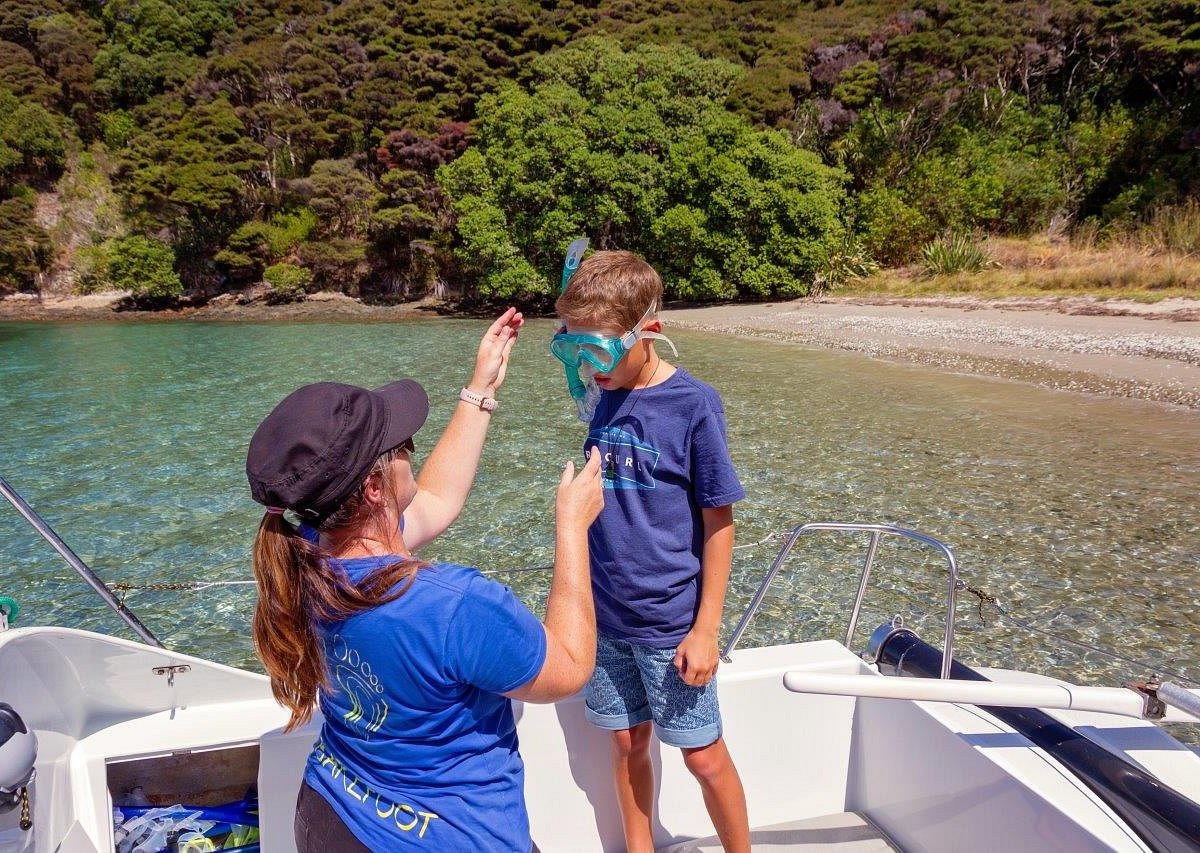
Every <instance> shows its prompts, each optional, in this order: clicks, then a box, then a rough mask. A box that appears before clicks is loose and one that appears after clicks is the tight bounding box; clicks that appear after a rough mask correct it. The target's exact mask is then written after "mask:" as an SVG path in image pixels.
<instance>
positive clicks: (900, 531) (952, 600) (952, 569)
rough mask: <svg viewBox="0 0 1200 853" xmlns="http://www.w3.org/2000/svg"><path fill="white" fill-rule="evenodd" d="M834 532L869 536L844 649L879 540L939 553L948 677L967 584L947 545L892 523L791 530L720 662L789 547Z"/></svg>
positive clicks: (728, 655)
mask: <svg viewBox="0 0 1200 853" xmlns="http://www.w3.org/2000/svg"><path fill="white" fill-rule="evenodd" d="M829 531H833V532H837V533H869V534H871V540H870V542H869V544H868V545H867V554H866V557H865V558H864V559H863V567H862V574H861V576H860V577H859V581H858V592H857V594H856V595H855V596H854V607H853V609H852V610H851V611H850V620H849V625H848V626H847V628H846V646H847V647H849V646H850V643H851V640H852V639H853V637H854V631H855V629H856V628H857V627H858V617H859V613H860V612H861V610H862V603H863V599H864V598H865V597H866V594H867V585H868V584H869V583H870V580H871V568H872V566H873V565H874V562H875V553H876V551H877V550H878V548H879V541H880V540H881V539H882V538H883V537H884V536H899V537H902V538H904V539H911V540H913V541H914V542H919V543H921V544H922V545H926V546H928V547H929V548H932V549H934V550H936V551H938V552H940V553H941V554H942V556H943V557H944V558H945V560H946V568H947V572H948V574H949V578H948V581H947V588H946V630H945V634H944V640H943V649H942V672H941V677H942V678H949V677H950V665H951V663H952V662H953V660H954V608H955V605H956V604H957V602H958V593H959V592H960V591H962V590H963V589H965V588H966V584H965V583H964V582H963V581H962V579H960V578H959V576H958V562H957V560H955V558H954V551H953V550H952V549H951V548H950V546H949V545H947V544H946V543H944V542H942V541H940V540H938V539H935V538H933V537H932V536H926V535H925V534H924V533H918V532H917V531H915V530H908V529H907V528H904V527H897V526H896V525H893V524H853V523H843V522H835V521H818V522H811V523H809V524H801V525H798V526H797V527H794V528H792V530H791V531H789V533H788V534H787V539H786V540H785V541H784V544H783V547H782V548H780V549H779V553H778V554H777V555H776V556H775V559H774V560H772V561H771V565H770V567H769V568H768V569H767V572H766V574H765V575H764V576H763V579H762V581H761V582H760V583H759V585H758V590H757V591H756V592H755V593H754V597H753V598H752V599H751V600H750V605H749V606H748V607H747V608H746V612H745V613H743V614H742V618H741V619H740V620H739V621H738V624H737V627H735V628H734V629H733V635H732V636H731V637H730V638H729V642H728V643H727V644H726V645H725V650H724V651H723V652H722V653H721V659H722V660H724V661H725V662H726V663H728V662H729V661H730V660H731V655H732V653H733V650H734V648H735V647H736V646H737V644H738V641H739V640H741V638H742V635H743V634H745V633H746V628H747V627H748V626H749V625H750V621H751V620H752V619H753V618H754V616H755V614H756V613H757V612H758V609H759V607H761V606H762V601H763V598H765V597H766V594H767V589H768V588H769V587H770V586H771V582H772V581H773V580H775V577H776V575H778V574H779V570H780V569H781V568H783V564H784V563H785V562H787V558H788V555H790V554H791V552H792V548H794V547H795V545H796V543H797V542H798V541H799V540H800V537H802V536H807V535H808V534H810V533H821V532H829Z"/></svg>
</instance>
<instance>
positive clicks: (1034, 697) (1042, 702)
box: [783, 671, 1200, 723]
mask: <svg viewBox="0 0 1200 853" xmlns="http://www.w3.org/2000/svg"><path fill="white" fill-rule="evenodd" d="M783 685H784V687H786V688H787V689H788V690H791V691H792V692H793V693H817V694H820V695H825V696H860V697H864V698H871V699H908V700H916V701H920V702H956V703H962V704H966V705H991V706H994V707H999V708H1057V709H1062V710H1074V711H1097V712H1100V713H1104V714H1120V715H1122V716H1126V717H1137V718H1139V719H1142V718H1144V715H1143V710H1144V707H1145V699H1144V697H1143V696H1142V694H1140V693H1138V692H1137V691H1134V690H1130V689H1128V688H1125V687H1081V686H1079V685H1075V684H1062V683H1056V684H1013V683H1004V682H995V681H964V680H962V679H942V678H907V677H903V676H897V677H894V678H893V677H890V676H887V677H885V676H879V675H835V674H832V673H825V672H798V671H791V672H786V673H784V675H783ZM1171 687H1172V688H1173V689H1174V690H1175V691H1177V692H1178V693H1179V694H1181V695H1180V696H1179V697H1176V698H1178V699H1179V700H1180V701H1178V702H1176V701H1168V699H1167V697H1165V696H1161V695H1160V698H1162V699H1163V701H1164V702H1167V703H1168V707H1167V709H1166V713H1165V714H1164V715H1163V717H1161V718H1160V719H1161V722H1166V723H1195V722H1200V696H1198V695H1197V694H1196V692H1195V691H1191V690H1187V689H1185V688H1182V687H1178V686H1177V685H1171ZM1187 702H1190V703H1191V705H1185V703H1187ZM1180 706H1184V707H1187V708H1188V710H1183V708H1182V707H1180ZM1189 711H1190V712H1191V713H1189Z"/></svg>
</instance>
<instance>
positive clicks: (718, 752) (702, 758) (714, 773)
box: [683, 740, 730, 781]
mask: <svg viewBox="0 0 1200 853" xmlns="http://www.w3.org/2000/svg"><path fill="white" fill-rule="evenodd" d="M683 763H684V764H685V765H687V769H688V770H690V771H691V773H692V775H693V776H695V777H696V778H697V779H700V780H702V781H714V780H716V779H717V778H718V777H719V776H720V775H721V774H722V773H724V772H725V770H726V769H727V768H728V767H729V764H730V761H729V752H728V750H726V749H725V744H724V742H723V741H720V740H717V741H716V742H714V743H710V744H709V745H708V746H701V747H697V748H695V749H684V750H683Z"/></svg>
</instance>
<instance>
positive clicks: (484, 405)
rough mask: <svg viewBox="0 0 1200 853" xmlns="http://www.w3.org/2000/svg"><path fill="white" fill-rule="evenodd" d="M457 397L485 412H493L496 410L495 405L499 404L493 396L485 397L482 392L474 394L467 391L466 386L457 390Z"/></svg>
mask: <svg viewBox="0 0 1200 853" xmlns="http://www.w3.org/2000/svg"><path fill="white" fill-rule="evenodd" d="M458 399H460V400H462V401H463V402H464V403H471V404H472V405H474V406H478V407H479V408H481V409H483V410H484V411H485V412H494V411H496V407H497V406H499V405H500V403H499V402H498V401H497V400H496V398H495V397H485V396H483V395H482V394H476V393H475V392H474V391H468V390H467V389H466V388H464V389H462V390H461V391H459V392H458Z"/></svg>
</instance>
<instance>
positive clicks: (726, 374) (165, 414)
mask: <svg viewBox="0 0 1200 853" xmlns="http://www.w3.org/2000/svg"><path fill="white" fill-rule="evenodd" d="M485 325H486V324H485V323H484V322H482V321H465V320H434V321H415V322H408V323H389V324H242V323H239V324H215V323H190V322H174V323H132V322H131V323H116V324H73V325H27V324H0V475H3V476H4V477H5V478H6V479H7V480H8V481H9V482H10V484H11V485H12V486H14V487H15V488H16V489H17V490H18V491H20V492H21V493H22V494H23V495H24V496H25V498H26V499H27V500H28V501H29V502H30V503H31V504H32V505H33V506H34V507H35V508H36V509H37V510H38V511H39V512H40V513H41V514H42V515H43V516H44V517H45V518H46V520H47V521H49V522H50V523H51V525H53V526H54V527H55V529H56V530H57V531H58V532H59V533H60V534H61V535H62V536H63V538H64V539H65V540H66V541H67V542H68V543H69V544H71V546H72V547H73V548H74V549H75V550H76V551H77V552H78V553H79V555H80V556H81V557H82V558H83V559H84V560H85V561H86V562H88V563H89V564H90V565H91V566H92V567H93V568H94V569H95V570H96V571H97V572H98V573H99V574H100V575H101V576H102V577H104V578H105V579H107V580H108V581H110V582H114V581H123V582H131V583H137V584H147V583H163V582H168V583H169V582H185V581H186V582H210V581H238V580H245V579H248V578H249V577H250V568H249V562H248V551H249V547H250V542H251V539H252V536H253V531H254V528H255V525H256V524H257V521H258V519H259V517H260V515H259V509H258V508H257V506H256V505H255V504H254V503H252V502H251V500H250V499H249V496H248V493H247V489H246V485H245V479H244V473H243V464H244V451H245V445H246V442H247V441H248V439H249V436H250V434H251V432H252V431H253V429H254V427H255V426H256V425H257V423H258V421H259V420H260V419H261V418H262V417H263V416H264V415H265V414H266V413H267V411H269V410H270V408H271V407H272V406H273V405H274V403H276V402H277V401H278V400H279V399H281V398H282V397H283V396H284V395H285V394H286V393H287V392H288V391H290V390H291V389H292V388H293V387H295V386H296V385H298V384H300V383H302V382H309V381H316V380H323V379H335V380H341V381H351V382H356V383H359V384H364V385H374V384H382V383H383V382H385V381H388V380H390V379H392V378H395V377H397V376H399V375H414V376H417V377H419V378H421V379H422V380H423V381H424V383H425V384H426V387H427V388H428V390H429V393H430V397H431V400H432V413H431V416H430V423H429V425H428V426H427V427H426V428H425V430H423V431H422V433H421V434H420V435H418V437H417V446H418V459H419V456H420V450H421V449H422V448H427V447H428V446H429V445H430V444H431V443H432V442H433V440H434V439H435V437H436V436H437V435H438V434H439V433H440V430H441V427H442V426H444V424H445V422H446V420H447V418H448V417H449V414H450V411H451V409H452V407H453V405H454V401H455V398H456V395H457V392H458V389H459V388H460V387H461V386H462V385H463V383H464V382H465V381H466V380H467V378H468V376H469V371H470V365H471V363H472V361H473V355H474V350H475V346H476V343H477V341H478V336H479V335H480V334H481V333H482V331H483V328H484V327H485ZM552 331H553V329H552V327H551V324H550V323H549V322H547V321H535V322H531V323H530V324H528V325H527V327H526V330H525V331H524V332H523V333H522V336H521V341H520V343H519V345H518V347H517V350H516V351H515V354H514V357H513V363H512V366H511V369H510V372H509V379H508V382H507V384H506V385H505V387H504V388H503V389H502V392H501V394H500V397H501V399H502V408H501V410H500V412H499V413H498V414H497V417H496V418H495V421H494V424H493V427H492V432H491V434H490V437H489V443H488V447H487V449H486V451H485V459H484V462H483V465H482V468H481V470H480V474H479V478H478V480H477V483H476V486H475V489H474V491H473V492H472V495H471V498H470V502H469V503H468V506H467V508H466V510H465V512H464V513H463V516H462V518H461V519H460V520H459V521H458V522H457V523H456V524H455V525H454V526H453V528H451V530H450V531H449V532H448V534H447V535H445V536H444V537H443V538H442V539H441V540H440V541H438V542H437V543H435V544H434V545H433V546H431V547H430V548H429V549H428V551H427V552H426V553H425V555H424V556H426V557H430V558H434V559H447V560H455V561H459V562H464V563H467V564H472V565H478V566H481V567H483V568H485V569H487V570H489V571H493V572H495V573H496V576H497V577H499V578H500V579H502V580H504V581H505V582H506V583H509V584H511V585H512V586H513V587H514V589H516V590H517V591H518V593H519V594H520V595H521V596H522V597H523V598H525V600H526V601H527V602H528V603H529V604H530V605H531V606H533V607H535V608H539V607H541V605H542V604H543V602H544V596H545V591H546V587H547V584H548V575H547V573H545V572H538V571H520V570H521V569H524V568H526V567H536V566H542V565H545V564H547V563H548V562H549V561H550V559H551V554H552V544H553V531H552V517H553V489H554V486H555V484H556V482H557V477H558V472H559V470H560V468H561V464H562V462H563V460H565V459H567V458H568V457H575V458H579V455H580V451H579V446H580V442H581V439H582V431H581V426H580V425H579V424H578V423H577V422H576V421H575V419H574V417H573V415H572V414H571V413H570V409H571V404H570V401H569V399H568V397H567V395H566V391H565V389H564V387H563V382H562V377H561V371H560V369H559V368H558V366H557V363H556V362H554V361H553V360H552V359H551V358H550V356H549V355H548V354H547V351H546V347H547V344H548V341H549V337H550V334H551V333H552ZM671 336H672V338H673V340H674V341H675V343H676V344H677V345H678V346H679V350H680V355H681V363H682V364H684V365H685V366H686V367H688V369H690V370H691V371H692V372H693V373H695V374H696V375H698V376H700V377H702V378H704V379H706V380H708V381H710V382H711V383H712V384H713V385H715V386H716V387H717V388H718V390H719V391H720V392H721V393H722V394H723V396H724V398H725V401H726V407H727V414H728V420H729V434H730V439H731V444H732V450H733V455H734V461H735V463H736V464H737V467H738V470H739V472H740V473H741V476H742V478H743V481H744V483H745V486H746V489H747V492H748V493H749V497H748V498H747V499H746V501H744V502H743V503H741V504H739V505H738V508H737V517H738V522H739V527H738V541H739V543H741V545H742V546H749V547H739V549H738V550H737V552H736V553H735V563H734V573H733V578H732V581H731V586H730V590H729V595H728V605H727V608H726V623H727V632H728V628H730V627H732V625H733V623H735V622H736V621H737V618H738V616H740V614H741V612H742V611H743V609H744V608H745V606H746V604H747V602H748V600H749V598H750V596H751V595H752V594H753V592H754V589H755V587H756V585H757V583H758V580H759V578H760V576H761V575H762V573H763V571H764V570H765V569H766V567H767V565H768V564H769V563H770V561H771V558H772V557H773V556H774V553H775V551H776V549H777V548H778V545H779V543H778V540H777V538H776V537H775V534H778V533H779V532H780V531H783V530H786V529H788V528H790V527H792V526H793V525H796V524H799V523H802V522H806V521H814V520H842V521H888V522H894V523H899V524H902V525H904V526H908V527H913V528H917V529H919V530H922V531H924V532H926V533H928V534H930V535H933V536H937V537H938V538H941V539H943V540H945V541H946V542H948V543H950V544H951V545H953V546H954V547H955V552H956V554H957V556H958V558H959V561H960V564H961V570H962V572H963V573H964V575H965V576H966V577H967V579H968V581H969V582H970V583H971V584H972V586H975V587H977V588H979V589H983V590H986V591H987V592H989V593H991V594H994V595H997V596H998V597H999V598H1000V599H1001V601H1002V603H1003V604H1004V606H1005V607H1006V608H1008V609H1009V610H1010V611H1012V612H1014V613H1016V614H1018V615H1019V616H1020V617H1021V618H1022V619H1024V620H1027V621H1028V623H1029V624H1030V625H1032V626H1035V627H1037V628H1039V629H1043V630H1046V631H1050V632H1053V634H1054V636H1052V637H1048V636H1046V635H1044V634H1039V633H1037V632H1031V631H1029V630H1025V629H1022V628H1019V627H1017V626H1015V625H1014V624H1013V623H1012V622H1010V621H1008V620H1006V619H1003V618H1001V617H1000V614H999V613H998V612H997V611H996V609H995V608H992V607H986V606H985V607H983V608H979V607H977V604H978V600H977V599H976V598H974V597H973V596H971V595H967V596H966V597H964V599H963V600H962V602H961V603H960V606H959V608H958V612H957V623H958V636H959V651H960V656H961V657H962V659H964V660H966V661H967V662H971V663H977V664H981V665H1001V666H1022V667H1029V668H1033V669H1037V670H1039V671H1043V672H1048V673H1051V674H1055V675H1059V676H1062V677H1066V678H1069V679H1071V680H1075V681H1082V682H1087V683H1100V682H1105V683H1114V682H1116V681H1119V680H1126V679H1129V678H1135V677H1136V678H1140V677H1143V676H1145V675H1146V674H1147V673H1146V671H1145V670H1144V669H1143V668H1141V667H1137V666H1130V665H1128V664H1125V663H1122V662H1120V661H1115V660H1113V659H1111V658H1109V657H1107V656H1105V655H1104V654H1102V653H1101V651H1100V650H1101V649H1115V650H1119V651H1120V653H1121V654H1123V655H1125V656H1128V657H1136V658H1141V659H1145V660H1149V661H1153V662H1154V665H1155V666H1156V667H1159V668H1162V669H1167V670H1170V671H1174V672H1178V673H1180V674H1182V675H1185V676H1188V677H1190V678H1192V679H1193V680H1198V679H1200V666H1197V664H1196V663H1195V662H1194V661H1195V654H1194V642H1195V639H1196V636H1197V633H1198V629H1200V571H1198V570H1200V522H1198V520H1197V501H1196V495H1197V494H1200V441H1198V439H1200V417H1198V416H1197V414H1196V413H1193V412H1188V411H1183V410H1176V409H1170V408H1166V407H1162V406H1157V405H1154V404H1149V403H1143V402H1135V401H1128V400H1116V399H1099V398H1089V397H1084V396H1078V395H1072V394H1068V393H1064V392H1054V391H1048V390H1043V389H1039V388H1035V387H1031V386H1025V385H1020V384H1016V383H1011V382H1003V381H994V380H988V379H980V378H972V377H964V376H955V375H951V374H942V373H935V372H931V371H928V370H926V369H922V368H918V367H909V366H902V365H896V364H891V363H888V362H880V361H872V360H870V359H868V358H865V357H862V356H859V355H854V354H847V353H839V352H827V351H822V350H815V349H808V348H804V347H801V346H797V345H792V344H781V343H772V342H760V341H744V340H738V339H733V338H725V337H718V336H706V335H702V334H698V333H686V332H682V331H677V332H671ZM762 540H766V541H762ZM760 541H762V542H761V544H757V545H755V544H753V543H759V542H760ZM864 546H865V541H864V540H861V539H860V540H852V541H850V540H847V541H843V540H839V539H836V538H834V537H832V536H830V535H822V536H820V537H815V538H812V539H810V540H807V541H804V542H802V543H801V547H799V548H797V550H796V552H795V556H794V557H793V559H792V560H791V561H790V562H789V564H788V567H787V571H786V572H785V574H784V576H783V577H781V578H780V580H779V581H778V583H777V584H776V586H775V587H774V588H773V589H772V591H771V593H769V595H768V597H767V599H766V602H765V605H764V608H763V611H762V613H761V614H760V615H759V616H758V618H757V619H756V620H755V621H754V622H753V623H752V625H751V628H750V631H749V633H748V634H747V636H746V638H745V639H744V640H743V641H742V643H743V645H762V644H766V643H772V642H778V641H781V640H800V639H816V638H823V637H829V636H833V637H837V638H842V637H843V636H844V633H845V625H846V619H847V615H848V613H849V605H850V602H851V601H852V596H853V591H854V587H855V584H856V582H857V572H858V566H859V561H860V560H861V558H862V554H863V552H864V550H865V547H864ZM0 560H3V563H2V565H3V569H2V574H0V594H8V595H12V596H14V597H16V598H17V599H18V600H19V601H20V602H21V604H22V606H23V608H24V609H23V610H22V614H21V616H22V619H21V623H22V624H29V623H42V624H58V625H67V626H72V627H82V628H90V629H95V630H102V631H109V632H114V633H118V634H121V635H123V636H129V633H128V631H126V630H125V629H124V628H123V626H122V625H121V623H120V622H119V620H117V619H116V617H115V616H113V615H112V614H111V613H109V612H108V611H107V610H106V609H105V608H104V607H103V605H102V604H101V603H100V601H99V599H98V598H97V597H96V596H95V595H94V594H93V593H92V592H91V591H90V590H89V589H87V588H86V587H85V586H84V585H83V583H82V582H81V581H79V580H77V579H76V578H75V577H74V575H73V574H72V573H71V571H70V570H69V569H68V568H67V567H66V565H65V564H64V563H62V562H61V560H59V559H58V557H57V556H56V555H55V554H54V553H53V552H52V551H51V550H50V548H49V546H48V545H46V544H45V543H44V542H42V541H41V540H40V539H38V538H37V537H36V536H34V535H33V534H32V531H31V530H30V529H29V528H28V527H27V526H26V525H25V524H24V522H23V521H22V520H21V519H20V518H19V517H18V516H17V515H16V513H15V512H13V511H11V510H10V509H9V508H8V506H7V504H5V503H3V502H0ZM875 577H876V584H875V585H873V587H872V591H871V592H870V594H869V595H868V600H867V605H866V607H865V608H864V616H863V617H862V620H861V623H860V625H861V627H860V631H859V635H858V636H857V637H856V638H855V640H854V645H855V646H856V647H860V646H861V643H862V642H863V640H864V638H865V635H866V634H867V633H868V632H869V630H870V629H871V628H873V627H874V626H875V625H877V624H878V623H880V622H881V621H883V620H885V619H888V618H890V617H891V616H892V615H893V614H896V613H899V614H902V615H903V616H904V618H905V619H906V621H907V622H909V623H910V624H913V625H915V626H916V627H917V629H918V631H919V633H921V634H922V635H923V636H924V637H925V638H926V639H929V640H930V641H932V642H934V643H938V642H939V641H940V636H941V625H942V622H941V620H942V618H943V614H942V612H941V608H942V606H943V602H944V597H945V589H944V580H943V574H942V569H941V564H940V562H939V561H938V559H937V558H936V557H933V556H927V555H924V554H922V553H920V552H918V551H916V550H915V549H914V548H912V547H909V546H907V545H902V544H887V543H885V544H884V545H883V546H881V549H880V554H879V563H878V567H877V570H876V576H875ZM126 600H127V603H128V604H129V605H130V606H131V607H132V608H133V609H134V610H135V611H136V612H137V613H138V614H139V615H140V617H141V618H142V619H143V621H145V622H146V624H147V625H148V626H149V627H150V628H151V629H152V630H153V631H155V632H156V633H157V634H158V635H159V636H160V637H161V638H162V639H163V640H164V642H165V643H166V644H167V645H168V646H170V647H172V648H175V649H179V650H182V651H187V652H190V653H194V654H199V655H202V656H205V657H210V658H213V659H216V660H219V661H222V662H225V663H230V664H235V665H240V666H253V665H254V660H253V652H252V650H251V647H250V642H249V638H248V621H249V616H250V612H251V609H252V607H253V602H254V593H253V589H252V587H249V586H215V587H209V588H207V589H204V590H195V591H154V590H149V591H147V590H136V591H133V592H131V593H129V594H128V596H127V599H126ZM1067 640H1074V641H1076V642H1079V643H1083V644H1084V645H1085V646H1087V647H1089V648H1088V649H1087V650H1081V649H1079V648H1078V647H1076V646H1073V645H1071V644H1069V643H1068V642H1067Z"/></svg>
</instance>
